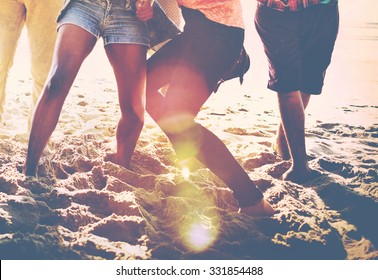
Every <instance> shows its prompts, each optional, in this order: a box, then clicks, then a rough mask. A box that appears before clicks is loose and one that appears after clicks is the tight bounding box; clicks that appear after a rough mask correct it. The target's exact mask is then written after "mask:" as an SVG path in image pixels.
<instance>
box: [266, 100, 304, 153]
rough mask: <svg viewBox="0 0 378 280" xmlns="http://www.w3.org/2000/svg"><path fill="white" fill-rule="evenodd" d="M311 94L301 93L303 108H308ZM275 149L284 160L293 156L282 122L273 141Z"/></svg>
mask: <svg viewBox="0 0 378 280" xmlns="http://www.w3.org/2000/svg"><path fill="white" fill-rule="evenodd" d="M310 97H311V95H310V94H306V93H301V99H302V104H303V109H304V110H306V108H307V105H308V103H309V101H310ZM272 146H273V149H274V150H275V151H276V153H277V154H278V155H279V156H280V157H281V158H282V159H283V160H289V159H290V158H291V155H290V150H289V146H288V142H287V139H286V135H285V131H284V127H283V125H282V122H280V124H279V125H278V129H277V132H276V139H275V142H274V143H273V145H272Z"/></svg>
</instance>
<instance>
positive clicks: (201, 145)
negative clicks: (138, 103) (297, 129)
mask: <svg viewBox="0 0 378 280" xmlns="http://www.w3.org/2000/svg"><path fill="white" fill-rule="evenodd" d="M180 38H182V37H180ZM191 43H193V42H191ZM191 45H192V44H187V43H184V44H182V45H181V46H180V44H178V43H177V42H176V41H175V39H173V41H172V43H171V44H168V45H166V46H164V47H163V48H162V49H160V50H159V51H158V52H157V53H156V54H155V55H154V56H152V58H150V59H149V60H148V67H147V69H148V74H147V80H148V81H147V111H148V112H149V113H150V114H151V116H152V117H153V118H154V120H155V121H156V122H157V123H158V125H159V126H160V127H161V128H162V130H163V131H164V132H165V133H166V135H167V136H168V138H169V139H170V141H171V142H172V144H173V147H174V148H175V151H176V154H177V156H178V159H179V161H180V160H182V161H184V160H186V159H188V158H190V157H196V158H197V159H198V160H199V161H201V162H202V163H203V164H204V165H205V166H206V167H208V168H209V169H210V170H211V171H212V172H213V173H214V174H215V175H217V176H218V177H219V178H220V179H222V180H223V181H224V182H225V183H226V184H227V185H228V186H229V187H230V188H231V189H232V190H233V192H234V195H235V197H236V198H237V200H238V202H239V205H240V206H241V208H242V209H243V211H242V212H244V213H249V214H251V215H255V216H264V215H272V214H273V212H274V210H273V209H272V207H271V206H270V205H269V204H268V203H267V202H266V201H265V200H264V199H263V197H262V193H261V192H260V191H259V190H258V189H257V187H256V185H255V184H254V182H253V181H252V180H251V179H250V178H249V176H248V174H247V173H246V172H245V171H244V169H243V168H242V167H241V166H240V164H239V163H238V162H237V160H236V159H235V158H234V157H233V156H232V154H231V153H230V151H229V150H228V149H227V147H226V145H225V144H224V143H223V142H222V141H221V140H220V139H219V138H218V137H217V136H216V135H215V134H213V133H212V132H211V131H209V130H208V129H207V128H205V127H203V126H201V125H200V124H198V123H197V122H195V121H194V118H195V117H196V115H197V114H198V112H199V110H200V109H201V107H202V105H203V104H204V103H205V102H206V100H207V99H208V97H209V96H210V94H211V91H212V88H213V86H214V85H215V83H216V82H217V79H214V80H213V81H209V80H207V81H206V80H205V79H204V77H205V76H206V77H209V76H210V77H211V76H212V75H207V74H205V73H203V71H201V70H199V69H198V68H196V67H194V66H193V65H192V64H191V63H188V61H189V62H193V59H188V58H187V57H186V55H187V54H185V52H187V51H188V50H186V49H185V48H187V47H188V46H191ZM171 48H172V49H171ZM193 48H194V49H201V50H203V48H198V47H197V46H193ZM178 49H179V51H178ZM189 51H190V50H189ZM212 51H214V49H212ZM189 56H190V55H189ZM205 56H207V57H208V58H209V57H210V55H205ZM197 59H198V58H197ZM165 62H168V63H165ZM204 63H207V62H204ZM210 64H213V65H214V64H215V65H216V66H215V68H216V69H219V70H220V73H222V67H225V66H221V67H219V65H217V63H216V62H213V63H210ZM226 68H227V66H226ZM166 83H168V84H169V87H168V90H167V92H166V95H165V96H163V95H161V94H159V92H158V89H159V88H160V87H162V86H164V85H165V84H166ZM251 205H253V206H254V207H251ZM267 205H268V206H267Z"/></svg>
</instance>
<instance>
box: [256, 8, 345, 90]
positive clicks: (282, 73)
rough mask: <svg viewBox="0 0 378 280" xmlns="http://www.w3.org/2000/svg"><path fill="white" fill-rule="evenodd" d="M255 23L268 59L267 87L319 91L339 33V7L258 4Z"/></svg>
mask: <svg viewBox="0 0 378 280" xmlns="http://www.w3.org/2000/svg"><path fill="white" fill-rule="evenodd" d="M255 26H256V30H257V32H258V34H259V35H260V38H261V40H262V42H263V44H264V49H265V53H266V55H267V58H268V61H269V82H268V88H269V89H271V90H273V91H276V92H279V93H287V92H292V91H297V90H300V91H301V92H304V93H308V94H320V93H321V91H322V87H323V83H324V77H325V72H326V69H327V67H328V65H329V64H330V62H331V56H332V52H333V48H334V45H335V41H336V37H337V33H338V27H339V11H338V6H337V5H323V4H319V5H316V6H312V7H310V8H306V9H303V10H300V11H297V12H280V11H276V10H273V9H271V8H267V7H265V6H263V5H261V4H259V5H258V8H257V10H256V15H255Z"/></svg>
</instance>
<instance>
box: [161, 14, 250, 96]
mask: <svg viewBox="0 0 378 280" xmlns="http://www.w3.org/2000/svg"><path fill="white" fill-rule="evenodd" d="M181 9H182V14H183V18H184V19H185V26H184V31H183V32H182V33H181V34H179V35H178V36H176V37H175V38H173V39H172V40H171V41H170V42H169V43H168V44H167V45H166V46H164V48H165V49H169V59H167V60H166V63H167V64H169V65H170V66H173V67H176V68H178V69H179V68H182V67H191V68H194V69H195V71H196V72H197V73H198V74H200V75H202V77H203V78H204V79H205V81H206V84H207V86H208V89H209V94H210V93H211V92H212V91H213V89H214V87H215V86H216V84H217V83H218V81H219V80H220V79H221V78H222V76H223V74H224V73H226V72H227V71H228V70H229V69H230V68H231V66H232V65H233V64H234V62H235V60H236V59H237V58H238V57H239V54H240V50H241V49H242V47H243V42H244V29H241V28H237V27H230V26H226V25H223V24H219V23H216V22H214V21H211V20H209V19H207V18H206V17H205V16H204V15H203V14H202V13H201V12H199V11H197V10H193V9H188V8H185V7H181ZM182 78H183V79H185V77H182Z"/></svg>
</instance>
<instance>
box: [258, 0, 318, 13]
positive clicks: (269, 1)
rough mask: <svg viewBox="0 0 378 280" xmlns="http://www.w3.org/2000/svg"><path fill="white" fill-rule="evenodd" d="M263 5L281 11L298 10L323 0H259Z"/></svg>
mask: <svg viewBox="0 0 378 280" xmlns="http://www.w3.org/2000/svg"><path fill="white" fill-rule="evenodd" d="M257 1H258V2H260V3H262V4H263V5H265V6H267V7H270V8H272V9H275V10H279V11H298V10H301V9H303V8H307V7H309V6H313V5H317V4H320V2H321V0H257Z"/></svg>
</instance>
